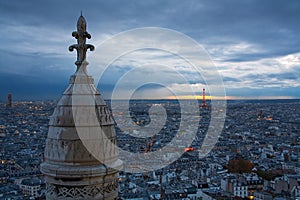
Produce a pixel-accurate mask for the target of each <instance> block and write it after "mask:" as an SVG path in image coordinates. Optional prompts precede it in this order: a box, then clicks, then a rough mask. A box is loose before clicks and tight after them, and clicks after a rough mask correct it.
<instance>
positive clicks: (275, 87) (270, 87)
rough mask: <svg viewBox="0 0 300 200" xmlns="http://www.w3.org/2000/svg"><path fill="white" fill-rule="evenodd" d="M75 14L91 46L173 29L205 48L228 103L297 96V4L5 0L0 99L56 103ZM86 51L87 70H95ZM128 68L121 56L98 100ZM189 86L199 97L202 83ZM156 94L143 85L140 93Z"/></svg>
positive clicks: (270, 0) (70, 62)
mask: <svg viewBox="0 0 300 200" xmlns="http://www.w3.org/2000/svg"><path fill="white" fill-rule="evenodd" d="M81 10H82V12H83V15H84V16H85V18H86V20H87V23H88V32H89V33H90V34H91V35H92V39H91V40H89V41H88V42H89V43H91V44H94V45H95V44H99V43H101V41H104V40H105V39H107V38H110V37H112V36H113V35H115V34H118V33H119V32H122V31H127V30H129V29H133V28H141V27H162V28H168V29H173V30H176V31H179V32H181V33H183V34H186V35H187V36H189V37H191V38H192V39H194V40H195V41H197V42H198V43H199V44H201V45H202V46H203V47H204V48H205V50H206V51H207V52H208V53H209V55H210V57H211V59H212V60H213V62H214V63H215V65H216V66H217V67H218V69H219V73H220V74H221V76H222V78H223V81H224V86H225V89H226V94H227V96H228V97H229V98H300V92H299V91H300V25H299V24H300V1H298V0H289V1H284V0H280V1H279V0H265V1H261V0H243V1H240V0H212V1H208V0H207V1H199V0H187V1H181V0H178V1H177V0H164V1H161V0H151V1H150V0H145V1H140V0H122V1H121V0H119V1H115V0H109V1H108V0H107V1H101V0H94V1H78V0H75V1H66V0H64V1H62V0H60V1H58V0H51V1H50V0H49V1H40V0H28V1H23V0H19V1H17V0H10V1H1V2H0V24H1V28H0V34H1V38H0V40H1V45H0V100H2V101H4V100H5V98H6V94H7V93H12V94H13V99H14V100H22V99H24V100H33V99H57V98H59V96H60V95H61V93H62V92H63V90H64V89H65V88H66V86H67V84H68V80H69V76H70V75H71V74H73V73H74V72H75V68H76V67H75V65H74V62H75V60H76V53H74V52H69V51H68V47H69V45H71V44H74V43H75V42H76V41H75V39H74V38H72V36H71V33H72V31H74V30H75V29H76V21H77V19H78V16H79V15H80V11H81ZM96 48H97V47H96ZM116 48H117V47H116ZM93 53H94V52H92V53H88V60H89V62H90V66H89V68H95V67H97V66H95V65H93V61H94V60H93V59H95V55H94V56H92V54H93ZM138 55H139V56H140V57H138ZM136 56H137V57H136V58H137V59H140V60H141V61H143V59H145V57H147V55H145V52H144V53H143V54H136ZM89 58H90V59H89ZM151 58H153V57H151ZM130 59H131V60H132V58H130ZM148 59H149V58H148ZM153 59H154V58H153ZM159 59H162V56H160V57H159V58H158V60H159ZM96 63H97V62H96V61H95V62H94V64H96ZM134 63H135V62H128V59H127V60H126V59H123V60H122V59H120V60H119V61H118V62H116V63H114V64H113V65H112V66H111V68H110V70H108V71H107V73H106V74H105V77H104V78H102V79H101V80H100V83H99V85H98V87H99V89H100V91H101V93H102V94H103V96H104V97H105V98H109V97H110V94H111V91H112V90H113V88H114V84H115V83H116V81H117V79H118V78H119V77H121V76H122V75H123V74H124V73H125V72H126V71H128V70H129V69H131V68H132V67H133V66H132V65H134ZM171 63H172V62H170V65H171ZM174 67H178V66H174ZM185 73H188V71H185ZM137 78H141V79H142V78H143V77H137ZM172 81H173V82H172ZM192 82H193V84H195V85H196V86H197V87H198V86H199V87H198V88H199V91H197V92H199V93H200V94H201V90H202V87H205V86H204V85H203V83H202V82H201V80H199V82H197V80H193V81H192ZM174 85H176V87H178V88H180V87H181V86H180V84H178V83H176V81H174V80H170V85H169V88H171V89H172V87H173V86H174ZM202 85H203V86H202ZM181 88H184V86H182V87H181ZM156 89H158V90H159V89H160V88H159V87H157V86H155V87H151V86H148V87H144V92H142V93H141V95H143V94H146V93H147V90H149V91H151V93H152V94H154V95H156V94H157V93H155V91H158V90H156ZM183 90H184V89H183ZM124 92H126V91H124ZM182 95H189V94H185V93H182ZM158 96H159V95H158ZM145 98H147V96H145Z"/></svg>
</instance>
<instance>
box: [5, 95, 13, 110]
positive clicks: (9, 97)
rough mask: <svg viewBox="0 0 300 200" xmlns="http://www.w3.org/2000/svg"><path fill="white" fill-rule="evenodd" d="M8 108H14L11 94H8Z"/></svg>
mask: <svg viewBox="0 0 300 200" xmlns="http://www.w3.org/2000/svg"><path fill="white" fill-rule="evenodd" d="M6 107H7V108H11V107H12V95H11V94H7V102H6Z"/></svg>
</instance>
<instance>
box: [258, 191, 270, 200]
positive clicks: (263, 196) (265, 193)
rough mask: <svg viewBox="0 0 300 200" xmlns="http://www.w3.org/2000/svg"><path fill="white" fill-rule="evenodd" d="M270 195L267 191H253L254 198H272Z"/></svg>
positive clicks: (265, 199) (267, 199)
mask: <svg viewBox="0 0 300 200" xmlns="http://www.w3.org/2000/svg"><path fill="white" fill-rule="evenodd" d="M272 199H273V198H272V195H271V194H269V193H267V192H254V200H272Z"/></svg>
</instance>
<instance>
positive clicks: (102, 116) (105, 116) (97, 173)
mask: <svg viewBox="0 0 300 200" xmlns="http://www.w3.org/2000/svg"><path fill="white" fill-rule="evenodd" d="M72 36H74V37H75V38H76V39H77V42H78V44H74V45H72V46H70V47H69V50H70V51H72V50H73V49H76V50H77V61H76V62H75V64H76V65H77V71H76V73H75V74H74V75H72V76H71V78H70V83H69V86H68V88H67V89H66V90H65V92H64V93H63V96H62V98H61V99H60V101H59V102H58V104H57V107H56V108H55V110H54V113H53V115H52V117H51V119H50V122H49V131H48V136H47V140H46V147H45V161H44V162H43V163H42V164H41V172H42V173H43V174H44V175H45V180H46V199H47V200H54V199H55V200H65V199H69V200H71V199H76V200H92V199H95V200H99V199H101V200H103V199H109V200H116V199H117V198H118V180H117V178H118V170H119V169H121V167H122V162H121V161H120V160H119V159H118V148H117V147H116V133H115V128H114V120H113V118H112V114H111V112H110V111H109V109H108V107H107V105H106V104H105V101H104V100H103V99H102V97H101V95H100V93H99V91H97V89H96V87H95V86H94V79H93V78H92V77H91V76H89V75H88V74H87V71H86V66H87V65H88V62H87V61H86V51H87V49H90V50H93V49H94V47H93V46H92V45H90V44H86V43H85V42H86V38H88V39H89V38H90V37H91V36H90V34H89V33H88V32H87V31H86V21H85V19H84V17H83V16H82V15H81V16H80V17H79V19H78V22H77V31H75V32H73V33H72ZM90 101H92V102H93V103H92V104H90ZM93 113H94V114H95V117H93V116H92V114H93ZM97 145H98V146H97ZM94 146H95V147H96V148H93V150H95V151H93V152H91V149H87V147H88V148H90V147H94ZM100 154H101V158H102V159H99V157H97V156H98V155H100ZM112 166H113V167H112Z"/></svg>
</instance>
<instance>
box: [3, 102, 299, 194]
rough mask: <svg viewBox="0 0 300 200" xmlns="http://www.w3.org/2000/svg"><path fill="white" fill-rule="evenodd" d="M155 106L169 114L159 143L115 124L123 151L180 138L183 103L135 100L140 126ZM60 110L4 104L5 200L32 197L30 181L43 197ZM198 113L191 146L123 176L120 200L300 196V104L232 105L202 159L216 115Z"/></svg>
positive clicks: (132, 108) (135, 118)
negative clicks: (47, 153) (51, 128)
mask: <svg viewBox="0 0 300 200" xmlns="http://www.w3.org/2000/svg"><path fill="white" fill-rule="evenodd" d="M107 103H109V101H108V102H107ZM157 104H160V105H162V106H164V107H165V108H166V110H167V114H168V116H167V119H166V123H165V126H164V127H163V128H162V129H161V131H160V132H159V133H158V134H156V137H155V139H152V138H151V137H150V138H145V139H141V138H139V139H137V138H134V137H132V136H130V135H126V134H125V133H124V132H122V130H120V129H119V128H118V127H117V128H116V133H117V140H118V145H119V147H120V148H123V149H126V150H129V151H132V152H145V151H146V150H147V147H148V144H149V142H152V143H153V144H152V146H151V148H150V149H149V151H150V152H151V151H156V150H158V149H159V148H161V147H162V146H164V145H166V144H167V143H168V141H170V140H171V139H172V138H173V137H174V136H175V135H176V134H177V132H176V130H177V129H178V125H179V121H180V106H179V104H178V102H177V101H173V100H156V101H155V100H134V101H131V102H130V117H131V119H132V120H133V121H134V122H135V123H136V124H141V125H143V124H144V125H145V124H147V123H149V120H151V119H150V118H149V114H148V110H149V107H150V106H151V105H157ZM208 104H209V102H208ZM55 105H56V102H53V101H45V102H42V101H40V102H15V103H14V104H13V107H12V108H7V107H6V103H2V104H0V111H1V112H0V115H1V116H0V143H1V149H0V159H1V163H0V199H10V198H11V199H12V198H14V199H29V198H30V197H32V198H33V195H31V194H29V193H28V191H27V192H26V191H24V184H22V183H24V182H25V183H26V180H36V181H35V183H37V184H39V186H38V187H36V188H37V189H38V191H37V192H35V193H34V194H35V195H36V194H37V196H38V197H36V198H37V199H38V198H43V197H44V194H45V181H44V177H43V175H41V173H40V170H39V165H40V163H41V162H42V161H43V152H44V147H45V139H46V135H47V132H48V122H49V117H50V115H51V114H52V113H53V109H54V107H55ZM199 105H201V101H199ZM199 110H200V108H199ZM119 113H120V112H119ZM119 113H118V114H119ZM200 115H201V120H200V122H199V130H198V134H197V137H196V138H195V140H194V142H193V143H192V146H191V148H193V149H191V150H190V151H187V152H186V153H184V154H183V155H182V156H181V157H180V158H179V159H178V160H177V161H175V162H173V163H172V164H170V165H168V166H166V167H164V168H162V169H160V170H156V171H153V172H146V173H133V174H132V173H125V172H121V173H120V175H119V187H118V190H119V198H120V199H155V198H156V199H159V198H162V199H184V198H186V199H232V198H236V199H238V197H239V198H244V199H247V198H248V199H299V196H300V186H299V185H300V184H299V182H300V164H299V163H300V162H299V161H300V137H299V131H300V101H299V100H264V101H263V100H261V101H228V106H227V115H226V121H225V125H224V129H223V131H222V134H221V135H220V137H219V141H218V143H217V144H216V145H215V147H214V148H213V150H212V151H211V152H210V153H209V154H208V155H207V156H206V157H204V158H199V153H198V150H199V147H200V145H201V142H202V141H203V132H205V130H207V128H208V126H209V120H210V117H209V116H210V112H209V110H205V111H204V110H200ZM29 182H30V181H29ZM22 185H23V186H22ZM22 188H23V189H22Z"/></svg>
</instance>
